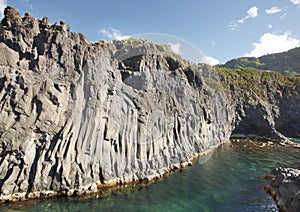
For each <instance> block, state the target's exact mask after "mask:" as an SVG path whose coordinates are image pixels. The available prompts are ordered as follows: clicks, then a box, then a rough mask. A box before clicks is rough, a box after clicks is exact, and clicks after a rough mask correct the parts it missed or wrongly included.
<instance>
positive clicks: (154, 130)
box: [0, 7, 300, 201]
mask: <svg viewBox="0 0 300 212" xmlns="http://www.w3.org/2000/svg"><path fill="white" fill-rule="evenodd" d="M0 51H1V58H0V200H2V201H6V200H8V201H11V200H23V199H26V198H39V197H46V196H52V195H60V194H66V195H80V194H84V193H88V192H95V191H97V189H99V188H101V187H102V186H110V185H115V184H123V183H127V182H131V181H141V180H146V181H148V180H153V179H156V178H160V177H162V176H163V175H164V174H166V173H167V172H170V171H172V170H174V169H178V168H180V167H183V166H186V165H188V164H190V163H191V160H192V159H193V158H195V157H197V156H198V155H200V154H204V153H205V152H207V151H210V150H212V149H213V148H215V147H216V146H218V145H219V144H220V143H222V142H223V141H226V140H228V139H229V138H230V136H231V134H232V132H234V133H238V134H240V133H242V134H255V135H259V136H266V137H269V138H273V139H277V140H284V139H285V136H299V134H297V131H294V129H296V128H297V129H299V124H300V123H299V120H300V119H299V118H300V114H299V113H297V111H300V110H299V109H300V108H299V107H300V104H299V103H300V100H299V97H298V94H299V92H298V91H299V86H298V85H299V83H297V82H298V81H299V80H298V81H297V79H296V78H295V79H294V78H284V80H282V78H283V77H281V76H279V75H278V74H275V73H267V74H266V75H267V77H266V75H265V74H264V73H262V72H258V71H254V70H253V71H252V72H250V75H249V72H245V74H244V75H243V74H240V75H237V74H238V73H237V72H234V71H232V72H230V71H229V70H214V69H213V68H212V67H209V66H206V65H201V64H199V65H195V64H191V63H189V62H187V61H183V60H182V59H180V58H178V57H177V56H176V55H174V54H172V53H170V52H168V50H167V49H166V47H164V46H159V45H155V44H152V43H150V42H148V41H144V40H136V39H129V40H124V41H114V42H112V43H106V42H99V43H89V42H88V41H87V39H86V38H85V36H84V35H82V34H77V33H73V32H70V30H69V26H68V25H67V24H66V23H64V22H63V21H61V22H60V23H59V24H54V25H51V23H50V20H49V19H48V18H47V17H45V18H43V19H42V20H37V19H35V18H33V17H32V16H31V15H30V14H25V16H24V17H21V16H20V14H19V12H18V11H17V10H16V9H14V8H11V7H7V8H6V9H5V17H4V19H3V20H2V21H1V31H0ZM252 74H256V75H255V77H258V81H257V82H255V83H256V84H257V85H255V83H254V84H253V85H254V88H253V89H252V88H249V86H246V87H245V86H244V85H245V84H243V85H242V84H240V83H241V82H243V81H245V80H246V81H249V80H251V79H252ZM245 83H246V82H245ZM256 89H259V90H256ZM287 124H290V125H289V126H288V127H287Z"/></svg>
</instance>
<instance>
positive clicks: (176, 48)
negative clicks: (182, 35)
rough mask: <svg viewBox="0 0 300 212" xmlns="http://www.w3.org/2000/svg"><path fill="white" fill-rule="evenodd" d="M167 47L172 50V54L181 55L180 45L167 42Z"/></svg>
mask: <svg viewBox="0 0 300 212" xmlns="http://www.w3.org/2000/svg"><path fill="white" fill-rule="evenodd" d="M168 45H169V46H170V48H171V49H172V51H173V52H174V53H176V54H181V52H180V48H181V44H179V43H171V42H169V43H168Z"/></svg>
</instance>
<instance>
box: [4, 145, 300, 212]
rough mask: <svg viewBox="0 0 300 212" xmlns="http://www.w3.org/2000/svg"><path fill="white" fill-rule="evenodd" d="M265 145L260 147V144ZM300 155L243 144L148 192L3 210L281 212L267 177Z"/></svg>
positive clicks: (132, 190) (135, 189) (127, 190)
mask: <svg viewBox="0 0 300 212" xmlns="http://www.w3.org/2000/svg"><path fill="white" fill-rule="evenodd" d="M257 145H261V144H257ZM299 153H300V149H296V148H291V147H279V146H267V147H258V146H256V145H253V144H248V143H244V142H239V143H236V144H234V145H223V146H222V147H220V148H218V149H217V151H216V152H215V154H213V155H212V157H211V158H210V159H209V160H208V161H207V162H206V163H205V164H202V165H201V163H200V162H199V161H196V162H195V163H194V165H193V166H192V167H190V168H188V169H185V170H181V171H178V172H176V173H173V174H172V175H171V176H169V177H168V178H165V179H163V180H160V181H157V182H155V183H152V184H150V185H147V186H137V185H131V186H128V187H123V188H115V189H113V190H110V191H107V192H105V193H104V194H101V195H98V196H93V197H90V198H86V199H74V198H52V199H48V200H39V201H30V202H25V203H18V204H9V205H1V206H0V210H3V211H7V210H13V211H123V212H125V211H243V212H244V211H278V209H277V207H276V205H275V203H274V201H273V199H272V198H271V197H270V196H269V195H268V194H267V193H266V192H265V191H264V190H263V186H264V184H265V183H266V181H265V180H264V179H262V177H263V176H265V175H266V174H268V173H269V172H270V171H271V169H272V168H274V167H278V166H291V167H298V166H299V159H300V154H299Z"/></svg>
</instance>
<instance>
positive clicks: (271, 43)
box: [245, 32, 300, 57]
mask: <svg viewBox="0 0 300 212" xmlns="http://www.w3.org/2000/svg"><path fill="white" fill-rule="evenodd" d="M252 45H253V47H254V48H253V50H252V51H251V52H250V53H248V54H246V55H245V56H246V57H260V56H262V55H266V54H272V53H279V52H284V51H287V50H289V49H292V48H296V47H299V46H300V40H298V39H296V38H293V37H291V33H290V32H285V33H284V34H282V35H276V34H272V33H265V34H263V35H262V36H261V38H260V40H259V43H253V44H252Z"/></svg>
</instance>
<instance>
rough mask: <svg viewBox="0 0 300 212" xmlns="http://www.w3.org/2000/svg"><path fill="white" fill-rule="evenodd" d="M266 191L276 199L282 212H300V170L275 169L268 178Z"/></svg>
mask: <svg viewBox="0 0 300 212" xmlns="http://www.w3.org/2000/svg"><path fill="white" fill-rule="evenodd" d="M266 179H267V180H268V184H267V185H266V186H265V187H264V189H265V190H266V191H267V192H268V193H269V194H270V195H271V196H272V197H273V198H274V200H275V201H276V203H277V206H278V208H279V209H280V211H283V212H286V211H288V212H297V211H300V170H299V169H295V168H282V167H279V168H275V169H273V170H272V171H271V173H270V174H269V175H267V176H266Z"/></svg>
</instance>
